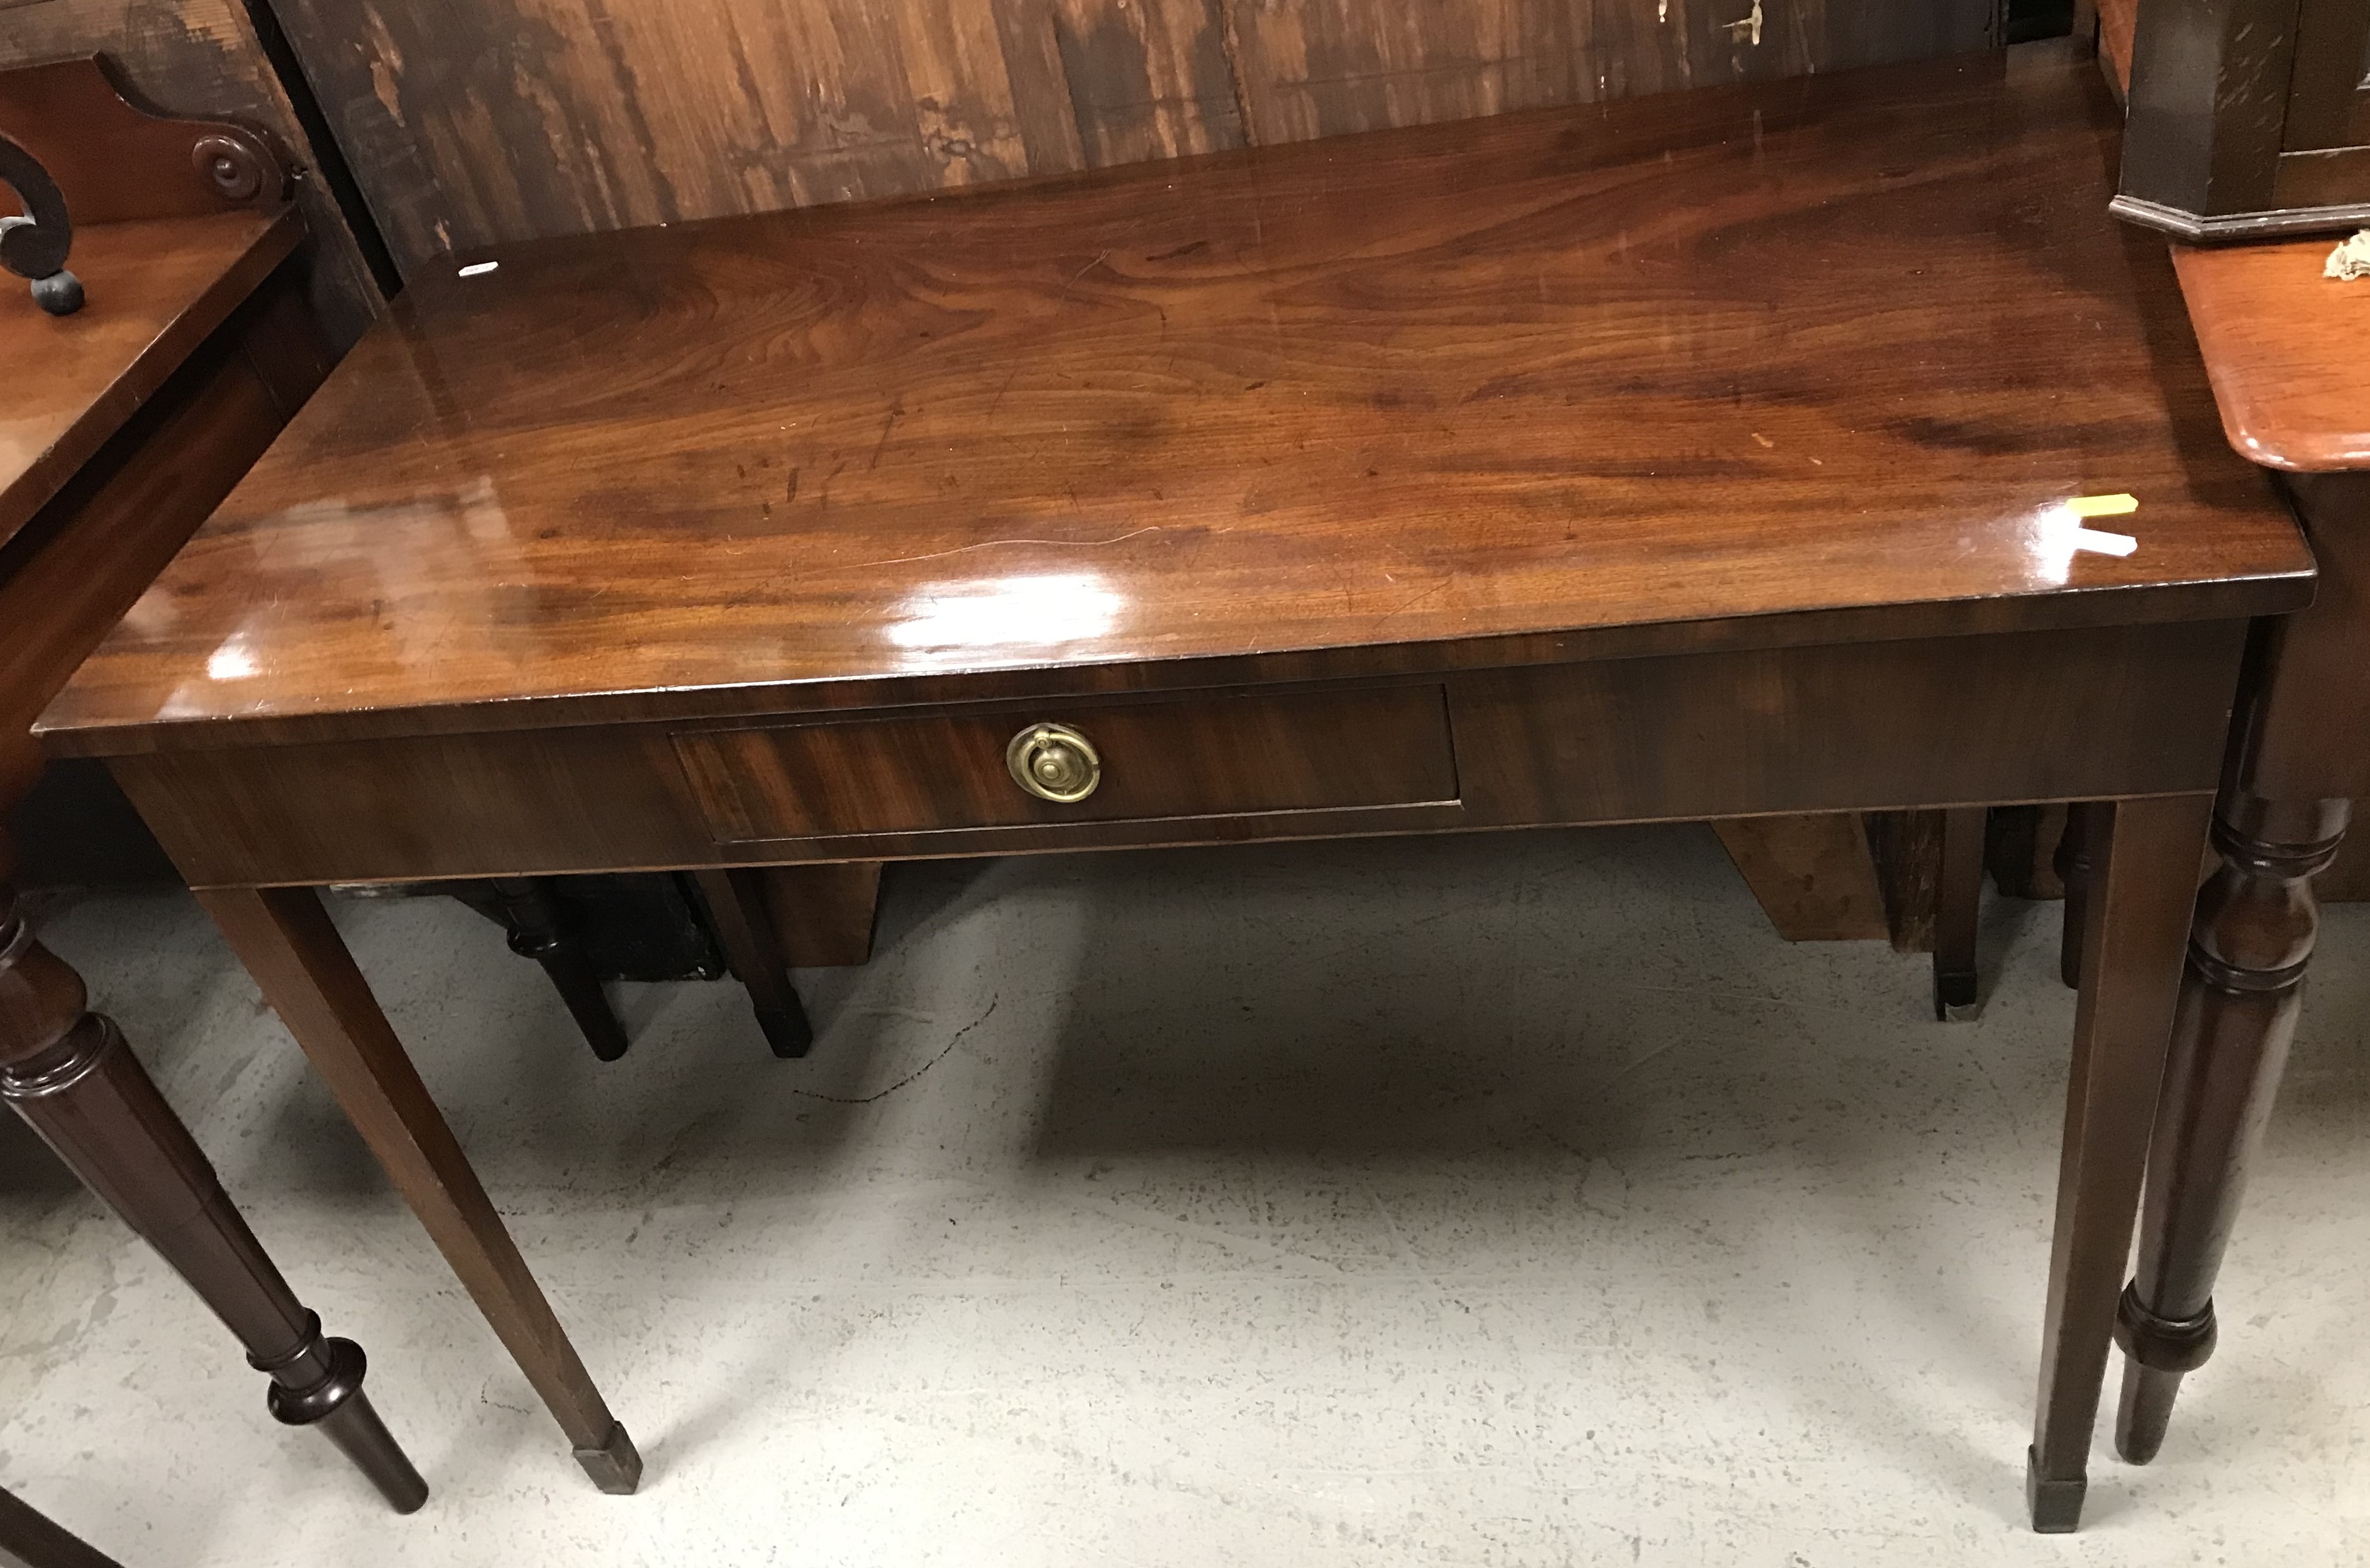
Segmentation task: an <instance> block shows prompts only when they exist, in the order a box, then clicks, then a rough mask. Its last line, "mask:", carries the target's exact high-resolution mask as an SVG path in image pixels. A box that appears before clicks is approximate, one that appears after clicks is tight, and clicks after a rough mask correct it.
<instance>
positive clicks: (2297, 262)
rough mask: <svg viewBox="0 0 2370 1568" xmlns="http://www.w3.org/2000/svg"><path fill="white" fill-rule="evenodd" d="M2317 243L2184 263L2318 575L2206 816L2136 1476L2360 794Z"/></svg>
mask: <svg viewBox="0 0 2370 1568" xmlns="http://www.w3.org/2000/svg"><path fill="white" fill-rule="evenodd" d="M2328 252H2329V245H2328V242H2327V241H2326V240H2305V241H2296V242H2288V243H2284V244H2280V245H2271V246H2246V247H2242V248H2226V249H2215V250H2191V249H2180V248H2176V250H2175V252H2174V258H2175V261H2176V264H2177V266H2178V268H2179V270H2180V284H2181V291H2182V292H2183V294H2184V295H2185V296H2186V298H2187V300H2188V303H2189V314H2190V319H2191V320H2192V322H2193V323H2194V324H2195V326H2196V331H2197V340H2198V343H2199V345H2200V347H2201V348H2202V349H2203V354H2204V359H2205V364H2206V368H2207V370H2208V371H2209V372H2210V373H2211V374H2212V377H2213V381H2214V390H2215V395H2216V397H2217V399H2218V400H2219V403H2220V405H2221V413H2222V421H2223V428H2224V429H2225V430H2226V432H2227V434H2228V437H2229V441H2230V444H2231V445H2232V446H2233V447H2235V448H2237V449H2238V451H2239V452H2243V453H2245V454H2246V455H2247V456H2248V457H2249V458H2251V459H2252V460H2254V461H2255V462H2257V463H2259V464H2263V465H2264V466H2265V467H2266V468H2269V469H2272V470H2273V471H2275V472H2276V473H2278V474H2280V475H2282V476H2283V481H2284V486H2285V488H2286V489H2287V491H2288V493H2289V494H2290V495H2291V496H2292V497H2293V498H2294V499H2295V507H2296V510H2297V514H2298V515H2299V516H2300V517H2301V518H2302V519H2303V521H2304V525H2305V528H2306V531H2307V533H2308V534H2309V535H2310V536H2311V542H2312V547H2313V553H2314V555H2316V556H2317V557H2318V561H2319V565H2320V586H2319V591H2318V596H2317V597H2316V598H2315V599H2314V601H2313V603H2312V607H2311V608H2310V609H2308V610H2306V611H2303V612H2300V613H2298V614H2295V615H2292V616H2288V617H2285V618H2284V619H2283V620H2281V621H2279V622H2277V623H2274V624H2272V625H2271V626H2270V627H2268V628H2267V629H2266V632H2265V635H2264V637H2263V640H2262V644H2261V648H2260V649H2259V651H2258V655H2257V658H2256V659H2255V661H2254V662H2253V663H2252V664H2251V665H2250V674H2251V675H2252V677H2253V678H2252V680H2251V681H2250V682H2249V685H2248V687H2247V688H2246V689H2245V690H2244V691H2242V692H2241V694H2240V707H2239V710H2238V726H2237V730H2236V739H2235V740H2234V743H2233V754H2232V757H2231V761H2230V771H2229V774H2228V778H2227V781H2226V784H2225V785H2224V788H2223V792H2222V797H2221V800H2220V802H2219V804H2218V806H2217V807H2216V810H2215V826H2214V845H2215V849H2217V850H2218V851H2220V852H2221V857H2222V864H2221V869H2220V870H2219V871H2218V872H2217V873H2216V874H2215V876H2213V878H2212V879H2211V880H2209V881H2208V882H2207V884H2206V886H2205V887H2204V890H2203V892H2202V893H2201V894H2200V895H2199V896H2198V901H2197V917H2196V929H2195V932H2194V933H2193V934H2192V938H2191V944H2190V963H2189V970H2188V974H2187V977H2186V979H2184V981H2183V983H2182V988H2181V1002H2180V1023H2179V1027H2178V1030H2177V1032H2176V1034H2175V1036H2174V1038H2173V1047H2172V1056H2171V1062H2170V1066H2169V1068H2168V1070H2167V1074H2166V1080H2165V1094H2164V1104H2163V1108H2162V1110H2161V1113H2160V1116H2159V1119H2158V1121H2157V1130H2156V1141H2155V1144H2154V1145H2153V1147H2152V1149H2151V1151H2150V1156H2149V1166H2148V1182H2147V1199H2146V1213H2145V1215H2144V1216H2143V1219H2142V1221H2141V1230H2140V1248H2139V1263H2138V1271H2137V1275H2136V1276H2135V1277H2134V1279H2133V1281H2132V1284H2131V1287H2130V1288H2129V1289H2128V1290H2126V1291H2125V1293H2124V1296H2123V1305H2122V1310H2121V1313H2120V1316H2119V1320H2118V1325H2117V1334H2118V1337H2119V1339H2120V1340H2121V1341H2122V1343H2123V1348H2124V1351H2125V1353H2126V1355H2127V1357H2128V1360H2127V1364H2126V1366H2125V1368H2124V1379H2123V1405H2122V1412H2121V1414H2120V1416H2119V1418H2118V1420H2117V1423H2116V1444H2117V1446H2118V1447H2119V1448H2122V1450H2123V1454H2124V1457H2125V1458H2127V1459H2133V1460H2134V1461H2145V1460H2146V1459H2150V1458H2152V1457H2154V1456H2155V1454H2156V1452H2157V1448H2158V1446H2159V1445H2160V1444H2161V1443H2162V1442H2163V1440H2164V1435H2165V1430H2166V1427H2167V1425H2168V1424H2169V1420H2170V1417H2171V1412H2172V1405H2173V1400H2174V1397H2175V1395H2176V1394H2177V1393H2178V1391H2179V1390H2180V1380H2181V1378H2182V1376H2183V1375H2184V1374H2185V1373H2188V1372H2192V1371H2194V1370H2196V1369H2197V1368H2198V1367H2200V1366H2202V1365H2203V1363H2204V1361H2205V1359H2206V1357H2207V1356H2209V1355H2211V1354H2212V1352H2213V1349H2214V1341H2215V1313H2214V1300H2213V1295H2214V1282H2215V1276H2217V1275H2218V1274H2219V1272H2220V1269H2221V1265H2222V1255H2223V1250H2224V1248H2225V1246H2226V1243H2227V1242H2228V1240H2229V1237H2230V1232H2231V1230H2232V1227H2233V1226H2234V1225H2235V1224H2236V1222H2237V1219H2238V1203H2239V1197H2240V1193H2241V1190H2242V1188H2243V1186H2244V1184H2245V1180H2246V1172H2247V1167H2248V1164H2249V1162H2250V1161H2251V1160H2252V1158H2253V1156H2254V1153H2255V1150H2256V1149H2257V1147H2258V1146H2259V1145H2260V1143H2261V1139H2262V1134H2263V1128H2264V1126H2265V1124H2266V1122H2267V1121H2268V1119H2269V1117H2270V1116H2271V1110H2272V1100H2273V1097H2274V1096H2275V1094H2276V1093H2277V1091H2278V1087H2279V1080H2280V1073H2281V1070H2282V1068H2283V1067H2284V1064H2285V1061H2286V1058H2287V1051H2288V1044H2289V1041H2290V1039H2291V1038H2292V1037H2293V1036H2294V1035H2295V1022H2296V1011H2297V1007H2298V1005H2299V1003H2300V1001H2301V998H2302V986H2303V982H2304V976H2305V968H2306V966H2307V963H2308V962H2309V961H2310V959H2311V956H2312V947H2313V938H2314V934H2315V932H2316V929H2317V927H2318V921H2319V916H2318V908H2317V905H2316V900H2315V898H2314V887H2313V879H2314V877H2315V876H2316V875H2317V874H2318V873H2319V872H2321V871H2322V870H2323V869H2324V868H2326V867H2328V866H2329V865H2330V863H2331V862H2332V861H2333V860H2334V859H2335V858H2336V856H2337V854H2338V852H2339V846H2340V842H2341V840H2342V839H2343V836H2344V833H2345V828H2346V822H2347V819H2348V818H2349V816H2350V815H2351V801H2352V798H2353V797H2355V796H2359V795H2365V794H2370V286H2364V285H2362V284H2349V283H2340V282H2335V281H2332V280H2328V279H2325V278H2323V277H2322V276H2321V263H2322V260H2323V258H2325V257H2326V256H2327V255H2328Z"/></svg>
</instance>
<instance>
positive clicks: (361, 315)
mask: <svg viewBox="0 0 2370 1568" xmlns="http://www.w3.org/2000/svg"><path fill="white" fill-rule="evenodd" d="M93 52H99V53H104V54H106V55H107V56H108V57H109V59H110V60H112V61H113V62H114V63H116V65H117V67H118V68H119V69H120V71H121V73H122V74H123V75H124V76H125V77H126V78H127V80H128V81H129V83H130V85H131V86H132V87H134V88H136V89H137V90H138V92H139V94H140V95H141V97H143V98H144V99H145V100H147V107H150V108H154V109H162V110H166V111H168V112H170V113H173V114H176V115H183V116H190V117H194V118H201V119H202V118H213V117H221V116H228V117H231V118H235V119H238V120H245V121H247V123H249V124H252V125H256V126H259V127H260V128H262V129H263V130H265V131H268V132H270V133H271V134H272V135H273V136H274V137H275V138H277V139H278V140H279V141H280V142H281V143H282V144H284V145H285V146H286V147H287V148H288V149H289V150H290V152H291V154H292V155H293V159H294V161H295V163H296V164H297V166H299V168H300V169H303V170H305V171H306V172H305V173H304V174H302V175H300V177H299V179H298V182H297V202H298V204H299V206H301V207H302V208H303V210H304V213H305V224H306V227H307V229H308V230H309V232H310V233H311V235H312V236H313V245H312V247H311V248H310V250H309V251H308V252H307V256H306V266H307V274H306V280H307V292H308V294H309V296H310V297H311V299H312V301H313V305H314V309H315V310H316V312H317V313H318V314H319V315H320V317H321V320H322V323H323V326H325V327H326V328H327V330H328V333H329V337H330V339H331V341H332V342H333V343H334V344H335V345H336V346H338V347H340V348H342V347H343V346H344V345H345V344H347V343H351V341H352V340H353V339H354V338H356V337H358V336H360V335H361V332H362V328H363V327H364V326H367V325H368V324H369V322H370V321H371V319H372V318H373V316H374V315H376V313H377V311H378V309H379V308H380V297H379V292H378V290H377V288H376V287H375V286H374V284H373V283H372V282H371V279H370V271H369V269H368V268H367V267H366V266H364V265H363V262H362V253H361V252H360V250H358V249H357V248H356V246H355V245H354V240H353V236H352V235H351V233H350V232H349V231H348V230H347V228H346V223H345V219H344V217H343V216H342V215H341V214H340V213H339V211H338V207H337V203H336V202H335V201H334V200H331V199H330V198H329V196H328V192H327V191H326V190H325V189H323V188H322V186H321V184H320V182H319V180H318V179H317V178H315V177H311V174H310V172H309V171H310V170H311V168H312V167H313V166H315V165H316V162H317V160H316V157H315V155H314V152H313V147H312V143H311V141H310V139H309V138H308V137H306V135H305V132H304V128H303V127H302V126H301V125H299V124H298V123H297V120H296V114H295V110H294V109H293V106H292V105H291V104H290V103H289V100H288V95H287V93H286V92H285V91H284V90H283V89H282V86H281V84H280V81H279V78H278V77H277V76H276V75H274V74H273V73H272V70H271V68H270V63H268V62H267V61H266V60H265V58H264V54H263V49H262V45H261V43H260V42H259V40H258V39H257V37H256V34H255V28H254V25H253V23H252V22H250V21H249V20H248V18H247V11H246V8H245V7H244V6H241V5H240V4H239V0H139V3H136V4H128V5H127V4H126V3H125V0H30V3H29V4H26V3H21V0H20V3H18V4H16V5H13V6H0V67H5V66H9V65H21V64H28V63H33V62H36V61H47V60H57V59H61V58H63V57H65V56H68V55H75V54H89V53H93Z"/></svg>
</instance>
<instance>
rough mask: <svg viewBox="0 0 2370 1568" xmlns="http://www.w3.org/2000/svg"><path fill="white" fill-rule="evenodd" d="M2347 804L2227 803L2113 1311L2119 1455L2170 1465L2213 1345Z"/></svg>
mask: <svg viewBox="0 0 2370 1568" xmlns="http://www.w3.org/2000/svg"><path fill="white" fill-rule="evenodd" d="M2348 808H2349V807H2348V803H2347V802H2345V801H2342V800H2265V799H2262V798H2261V797H2258V796H2255V795H2245V794H2232V795H2225V796H2224V798H2223V800H2222V802H2221V805H2220V807H2218V808H2217V810H2216V812H2215V819H2214V847H2215V849H2216V850H2217V851H2219V852H2220V853H2221V856H2222V864H2221V867H2220V869H2218V870H2216V871H2215V874H2214V875H2213V876H2212V877H2210V878H2209V879H2208V880H2207V882H2206V884H2205V886H2204V887H2203V888H2202V889H2201V890H2200V891H2199V893H2198V895H2197V915H2196V922H2195V924H2194V926H2193V927H2192V931H2191V933H2190V939H2189V967H2188V972H2187V973H2186V975H2185V976H2184V977H2183V979H2182V981H2181V988H2180V1013H2179V1015H2178V1017H2177V1018H2176V1020H2175V1022H2174V1025H2173V1036H2172V1053H2171V1056H2170V1058H2169V1060H2168V1061H2167V1062H2166V1064H2165V1078H2164V1095H2163V1099H2162V1101H2161V1102H2160V1104H2158V1107H2157V1122H2156V1134H2155V1141H2154V1143H2153V1144H2152V1146H2151V1148H2150V1150H2149V1155H2148V1175H2147V1196H2146V1209H2145V1211H2144V1213H2143V1215H2142V1218H2141V1221H2140V1247H2139V1266H2138V1270H2137V1273H2136V1275H2135V1276H2134V1278H2133V1280H2132V1282H2131V1284H2130V1285H2129V1286H2128V1287H2126V1288H2125V1289H2124V1291H2123V1300H2122V1302H2121V1304H2120V1306H2119V1308H2118V1310H2117V1311H2116V1316H2115V1342H2116V1343H2117V1344H2118V1345H2122V1346H2123V1355H2124V1358H2125V1359H2124V1363H2123V1402H2122V1404H2121V1406H2120V1407H2119V1409H2118V1410H2117V1412H2116V1418H2115V1448H2116V1450H2117V1451H2118V1452H2120V1453H2121V1454H2122V1455H2123V1458H2125V1459H2129V1460H2131V1461H2132V1462H2133V1463H2134V1464H2146V1462H2147V1461H2148V1460H2150V1459H2154V1458H2156V1454H2157V1448H2160V1447H2161V1446H2162V1445H2163V1443H2164V1434H2165V1428H2166V1427H2167V1426H2168V1425H2169V1424H2170V1423H2171V1420H2172V1404H2173V1400H2174V1397H2175V1396H2176V1395H2177V1394H2179V1393H2180V1379H2181V1378H2182V1376H2183V1375H2184V1374H2186V1373H2189V1372H2193V1371H2195V1370H2196V1369H2197V1368H2200V1367H2202V1366H2203V1365H2204V1364H2205V1359H2206V1357H2207V1356H2211V1355H2212V1354H2213V1353H2214V1279H2215V1275H2217V1274H2219V1273H2220V1272H2221V1268H2222V1252H2223V1249H2224V1247H2225V1246H2226V1244H2227V1243H2228V1242H2229V1239H2230V1231H2231V1229H2232V1228H2233V1227H2234V1226H2235V1225H2236V1224H2237V1222H2238V1203H2239V1199H2240V1197H2241V1196H2242V1195H2243V1193H2244V1190H2245V1187H2246V1182H2247V1166H2248V1164H2249V1162H2251V1161H2252V1160H2253V1159H2254V1156H2255V1150H2257V1148H2258V1147H2259V1146H2260V1145H2261V1142H2262V1138H2263V1127H2264V1126H2265V1124H2266V1123H2267V1122H2269V1121H2270V1119H2271V1115H2272V1100H2273V1099H2274V1098H2275V1097H2276V1096H2277V1094H2278V1092H2279V1084H2280V1073H2281V1070H2283V1069H2284V1067H2285V1066H2286V1065H2287V1056H2288V1042H2289V1041H2290V1040H2292V1039H2294V1038H2295V1024H2296V1010H2297V1005H2298V1003H2299V1002H2300V1001H2301V1000H2302V995H2303V985H2304V975H2305V967H2306V965H2307V963H2309V962H2310V961H2311V958H2312V944H2313V937H2314V935H2315V934H2316V933H2317V932H2318V928H2319V925H2320V910H2319V908H2318V905H2317V904H2316V903H2315V901H2314V899H2313V894H2312V878H2313V876H2315V875H2316V874H2317V873H2318V872H2320V871H2321V870H2323V869H2325V868H2326V867H2327V866H2328V864H2330V861H2332V860H2334V859H2336V858H2337V849H2338V845H2339V844H2340V842H2341V841H2343V839H2344V837H2345V823H2346V815H2347V811H2348Z"/></svg>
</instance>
